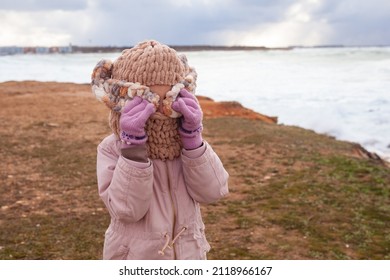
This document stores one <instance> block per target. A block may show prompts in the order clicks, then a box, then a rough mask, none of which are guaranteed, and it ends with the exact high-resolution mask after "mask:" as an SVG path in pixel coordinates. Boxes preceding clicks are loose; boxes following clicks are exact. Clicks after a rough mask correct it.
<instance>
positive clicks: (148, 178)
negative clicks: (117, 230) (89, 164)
mask: <svg viewBox="0 0 390 280" xmlns="http://www.w3.org/2000/svg"><path fill="white" fill-rule="evenodd" d="M107 142H109V143H107ZM110 144H111V145H110ZM143 167H144V168H141V167H140V163H136V162H133V161H130V160H127V159H125V158H124V157H122V156H121V155H118V153H117V152H115V142H114V141H107V139H105V140H104V141H103V142H102V143H100V145H99V146H98V149H97V169H96V170H97V180H98V189H99V195H100V197H101V199H102V200H103V202H104V204H105V205H106V207H107V209H108V211H109V212H110V215H111V217H112V218H114V219H119V220H122V222H127V223H131V222H136V221H138V220H140V219H141V218H142V217H143V216H145V214H146V212H147V211H148V209H149V205H150V201H151V199H152V190H153V166H152V164H151V163H150V162H149V163H145V164H143Z"/></svg>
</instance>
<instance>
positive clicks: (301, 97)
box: [0, 47, 390, 160]
mask: <svg viewBox="0 0 390 280" xmlns="http://www.w3.org/2000/svg"><path fill="white" fill-rule="evenodd" d="M118 55H119V53H93V54H66V55H61V54H53V55H32V54H31V55H15V56H2V57H0V68H1V71H0V82H3V81H9V80H16V81H21V80H37V81H58V82H75V83H89V82H90V75H91V71H92V69H93V67H94V66H95V64H96V63H97V61H98V60H100V59H102V58H105V59H111V60H114V59H115V58H116V57H118ZM186 55H187V57H188V61H189V63H190V65H193V66H194V67H195V68H196V70H197V72H198V87H197V94H199V95H205V96H208V97H211V98H213V99H214V100H216V101H223V100H224V101H230V100H234V101H238V102H240V103H241V104H243V105H244V106H245V107H248V108H250V109H253V110H255V111H257V112H260V113H263V114H266V115H270V116H277V117H278V119H279V123H281V124H286V125H297V126H300V127H304V128H308V129H312V130H314V131H316V132H318V133H324V134H328V135H331V136H334V137H336V138H337V139H340V140H347V141H352V142H357V143H360V144H361V145H362V146H363V147H365V148H366V149H367V150H369V151H371V152H375V153H377V154H379V155H380V156H382V157H383V158H385V159H387V160H390V47H365V48H295V49H293V50H289V51H277V50H273V51H197V52H187V53H186Z"/></svg>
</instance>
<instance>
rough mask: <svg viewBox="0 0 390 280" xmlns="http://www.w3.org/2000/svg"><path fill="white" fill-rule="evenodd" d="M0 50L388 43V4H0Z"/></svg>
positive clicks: (47, 0)
mask: <svg viewBox="0 0 390 280" xmlns="http://www.w3.org/2000/svg"><path fill="white" fill-rule="evenodd" d="M0 23H1V27H0V46H10V45H20V46H27V45H30V46H32V45H34V46H37V45H40V46H53V45H68V44H69V43H72V44H73V45H84V46H92V45H104V46H109V45H111V46H113V45H114V46H128V45H133V44H135V43H137V42H139V41H141V40H144V39H156V40H159V41H161V42H164V43H166V44H171V45H188V44H198V45H199V44H211V45H253V46H267V47H279V46H291V45H306V46H312V45H334V44H343V45H390V28H389V26H390V1H389V0H369V1H368V0H367V1H366V0H155V1H152V0H127V1H124V0H62V1H57V0H1V2H0Z"/></svg>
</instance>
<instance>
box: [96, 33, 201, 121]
mask: <svg viewBox="0 0 390 280" xmlns="http://www.w3.org/2000/svg"><path fill="white" fill-rule="evenodd" d="M196 78H197V73H196V71H195V69H194V68H193V67H190V66H189V65H188V62H187V58H186V56H185V55H184V54H178V53H177V52H176V51H175V50H174V49H172V48H170V47H168V46H166V45H163V44H160V43H159V42H157V41H154V40H149V41H144V42H141V43H139V44H137V45H136V46H134V47H133V48H131V49H126V50H124V51H123V52H122V54H121V55H120V56H119V57H118V58H117V59H116V60H115V61H114V62H111V61H109V60H101V61H99V62H98V63H97V65H96V66H95V68H94V69H93V72H92V76H91V80H92V81H91V86H92V92H93V93H94V94H95V96H96V98H97V99H99V100H101V101H103V102H104V103H105V104H106V105H107V107H109V108H110V109H111V110H113V111H115V112H118V113H120V112H121V111H122V108H123V107H124V105H125V103H126V101H127V100H128V99H132V98H134V96H140V97H142V98H144V99H146V100H147V101H149V102H151V103H153V104H154V105H155V106H156V107H158V106H159V101H160V97H159V96H158V95H157V94H155V93H153V92H151V90H150V89H149V86H152V85H169V86H172V89H171V90H170V91H169V92H168V93H167V94H166V98H165V99H164V100H163V105H164V108H165V110H164V114H165V115H167V116H169V117H172V118H177V117H180V116H181V115H180V114H179V113H177V112H175V111H173V110H172V108H171V104H172V102H173V101H175V99H176V97H177V95H178V94H179V91H180V89H182V88H186V89H187V90H188V91H190V92H192V93H193V94H195V89H196Z"/></svg>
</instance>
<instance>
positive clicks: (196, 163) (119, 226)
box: [97, 134, 229, 259]
mask: <svg viewBox="0 0 390 280" xmlns="http://www.w3.org/2000/svg"><path fill="white" fill-rule="evenodd" d="M228 177H229V175H228V173H227V172H226V170H225V169H224V167H223V165H222V163H221V161H220V159H219V158H218V156H217V155H216V154H215V152H214V151H213V150H212V148H211V146H210V145H209V144H207V142H204V145H203V146H202V147H200V148H198V149H196V150H192V151H186V150H183V152H182V155H181V157H179V158H176V159H174V160H171V161H170V160H167V161H165V162H163V161H161V160H152V161H149V162H148V163H140V162H135V161H131V160H128V159H126V158H124V157H122V156H121V152H120V141H118V140H117V138H116V137H115V135H113V134H112V135H110V136H108V137H106V138H105V139H104V140H103V141H102V142H101V143H100V145H99V146H98V154H97V178H98V187H99V195H100V197H101V198H102V200H103V202H104V203H105V205H106V207H107V209H108V211H109V213H110V216H111V223H110V226H109V227H108V229H107V231H106V234H105V241H104V249H103V259H206V253H207V252H208V251H209V250H210V245H209V244H208V242H207V240H206V238H205V234H204V224H203V221H202V217H201V213H200V207H199V203H211V202H215V201H217V200H218V199H220V198H222V197H223V196H225V195H226V194H227V193H228V184H227V182H228Z"/></svg>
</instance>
